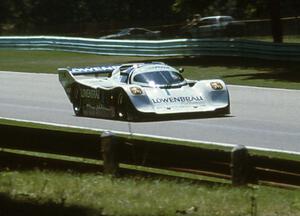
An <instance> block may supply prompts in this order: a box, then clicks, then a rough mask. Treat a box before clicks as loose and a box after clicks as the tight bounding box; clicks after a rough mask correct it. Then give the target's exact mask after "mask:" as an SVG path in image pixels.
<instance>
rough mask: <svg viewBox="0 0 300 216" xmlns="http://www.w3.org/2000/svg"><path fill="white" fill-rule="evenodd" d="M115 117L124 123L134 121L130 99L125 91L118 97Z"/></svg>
mask: <svg viewBox="0 0 300 216" xmlns="http://www.w3.org/2000/svg"><path fill="white" fill-rule="evenodd" d="M115 116H116V118H117V119H118V120H122V121H131V120H132V113H131V109H130V102H129V98H128V96H127V95H126V94H125V93H124V92H123V91H121V92H119V93H118V95H117V101H116V113H115Z"/></svg>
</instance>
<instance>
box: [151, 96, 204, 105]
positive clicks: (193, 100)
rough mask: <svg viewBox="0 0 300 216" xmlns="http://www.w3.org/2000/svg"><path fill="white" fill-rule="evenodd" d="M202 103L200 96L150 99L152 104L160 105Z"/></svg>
mask: <svg viewBox="0 0 300 216" xmlns="http://www.w3.org/2000/svg"><path fill="white" fill-rule="evenodd" d="M201 101H203V98H202V97H201V96H182V97H167V98H155V99H152V102H153V103H154V104H160V103H197V102H201Z"/></svg>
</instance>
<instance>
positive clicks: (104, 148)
mask: <svg viewBox="0 0 300 216" xmlns="http://www.w3.org/2000/svg"><path fill="white" fill-rule="evenodd" d="M118 145H119V144H118V142H117V139H116V136H115V135H114V134H113V133H111V132H110V131H105V132H103V133H102V134H101V153H102V158H103V173H104V174H107V175H112V176H118V174H119V155H118Z"/></svg>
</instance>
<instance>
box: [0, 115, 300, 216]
mask: <svg viewBox="0 0 300 216" xmlns="http://www.w3.org/2000/svg"><path fill="white" fill-rule="evenodd" d="M0 123H1V124H4V125H5V124H8V125H19V126H23V127H34V128H44V127H45V125H42V124H32V123H30V124H27V123H26V122H15V121H10V120H0ZM46 128H47V129H49V130H58V131H64V130H66V131H72V130H75V131H77V132H81V131H80V130H77V129H69V128H68V129H66V128H63V127H57V126H47V127H46ZM82 132H84V133H94V131H88V130H83V131H82ZM158 141H159V140H158ZM160 141H161V140H160ZM176 144H178V145H179V144H180V143H176ZM185 144H186V143H185ZM188 145H193V144H192V143H191V144H188ZM204 146H205V145H202V146H201V147H204ZM207 147H208V146H207ZM213 148H217V146H214V147H213ZM1 151H5V152H11V153H14V154H21V155H22V154H25V155H32V156H37V157H43V158H53V159H59V158H60V159H61V160H66V161H74V162H81V163H89V164H98V165H99V164H101V162H100V161H95V160H87V159H84V160H83V159H78V158H77V159H76V158H74V157H68V156H63V157H62V156H60V157H58V156H57V155H51V154H44V153H33V152H21V151H18V150H8V151H7V150H5V149H1ZM256 154H262V153H261V152H256ZM265 155H269V156H270V157H272V154H269V153H266V152H265ZM274 156H275V155H274ZM276 157H287V155H286V154H281V155H276ZM292 157H295V156H292ZM298 159H299V157H298ZM37 167H38V164H37ZM121 167H122V168H126V169H136V170H140V171H147V172H152V173H158V174H164V175H171V176H181V177H184V178H190V179H198V180H200V181H199V183H198V184H195V182H192V181H189V180H176V181H175V180H173V181H170V180H168V181H167V180H163V179H158V178H152V179H149V178H147V179H145V178H143V177H140V176H136V177H131V178H118V179H116V178H111V177H107V176H103V175H102V174H101V173H93V174H91V173H90V174H86V173H85V174H83V173H78V172H75V171H70V170H69V171H66V172H57V171H56V172H55V171H49V170H48V171H47V170H43V171H42V170H38V169H33V170H9V169H5V167H2V169H1V172H0V212H3V211H4V212H9V213H10V214H7V215H13V213H15V212H14V211H19V212H23V213H24V214H25V215H72V216H74V215H81V216H82V215H91V216H92V215H122V216H127V215H128V216H129V215H143V216H147V215H164V216H168V215H177V216H178V215H184V214H186V213H187V212H189V211H191V213H189V214H188V215H207V216H208V215H209V216H214V215H215V216H238V215H241V216H245V215H246V216H247V215H249V216H250V215H264V216H265V215H267V216H268V215H269V216H273V215H288V216H296V215H299V214H300V204H299V203H300V190H299V189H296V190H288V189H280V188H271V187H265V186H251V187H244V188H234V187H231V186H229V185H227V186H226V185H225V184H223V186H222V184H215V183H214V180H213V178H210V179H208V178H206V177H202V176H198V177H197V178H196V177H195V175H192V174H191V175H189V174H178V173H176V172H163V171H162V170H158V169H147V168H144V167H137V166H129V165H124V164H122V165H121ZM207 182H211V184H207ZM216 182H222V181H216ZM202 183H203V184H202ZM224 183H225V182H224ZM1 205H2V206H1ZM180 212H181V213H180ZM253 212H256V214H254V213H253Z"/></svg>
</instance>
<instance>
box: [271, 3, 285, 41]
mask: <svg viewBox="0 0 300 216" xmlns="http://www.w3.org/2000/svg"><path fill="white" fill-rule="evenodd" d="M269 6H270V12H271V14H270V15H271V25H272V35H273V42H274V43H282V42H283V37H282V25H281V21H280V0H269Z"/></svg>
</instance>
